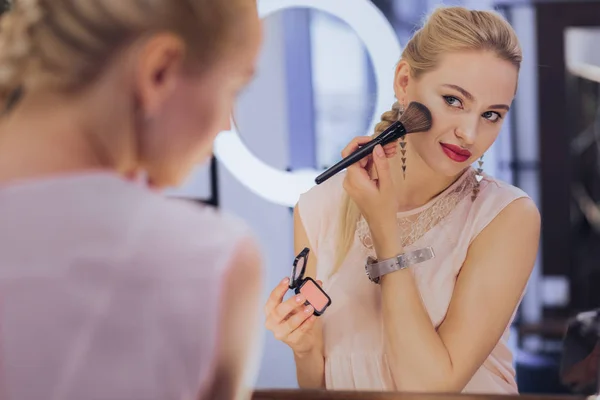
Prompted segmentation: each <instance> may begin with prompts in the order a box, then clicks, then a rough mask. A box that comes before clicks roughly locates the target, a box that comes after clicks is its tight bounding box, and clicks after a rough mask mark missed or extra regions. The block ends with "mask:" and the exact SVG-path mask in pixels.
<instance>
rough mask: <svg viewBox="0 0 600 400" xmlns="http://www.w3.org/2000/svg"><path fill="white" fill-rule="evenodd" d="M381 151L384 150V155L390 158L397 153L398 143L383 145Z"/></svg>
mask: <svg viewBox="0 0 600 400" xmlns="http://www.w3.org/2000/svg"><path fill="white" fill-rule="evenodd" d="M383 151H385V156H386V157H388V158H390V157H393V156H395V155H396V154H398V145H397V144H396V143H395V142H394V143H388V144H386V145H385V146H383Z"/></svg>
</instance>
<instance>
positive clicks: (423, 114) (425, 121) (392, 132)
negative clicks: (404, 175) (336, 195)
mask: <svg viewBox="0 0 600 400" xmlns="http://www.w3.org/2000/svg"><path fill="white" fill-rule="evenodd" d="M432 122H433V120H432V118H431V112H430V111H429V109H428V108H427V107H425V106H424V105H423V104H421V103H417V102H414V101H413V102H411V103H410V104H409V105H408V107H407V108H406V110H405V111H404V112H403V113H402V116H401V117H400V119H399V120H398V121H396V122H394V123H392V124H391V125H390V126H389V128H387V129H386V130H385V131H383V132H382V133H381V134H380V135H379V136H377V137H376V138H374V139H373V140H371V141H370V142H368V143H366V144H365V145H363V146H362V147H361V148H359V149H358V150H356V151H355V152H354V153H352V154H350V155H349V156H348V157H346V158H344V159H342V160H341V161H339V162H338V163H336V164H334V165H333V166H331V167H329V168H328V169H326V170H325V171H324V172H323V173H322V174H321V175H319V176H317V178H316V179H315V182H316V183H317V185H320V184H321V183H323V182H325V181H326V180H327V179H329V178H331V177H332V176H334V175H335V174H337V173H338V172H340V171H342V170H343V169H346V168H348V167H349V166H350V165H352V164H354V163H355V162H357V161H360V160H362V159H363V158H365V157H367V156H368V155H370V154H372V153H373V149H374V148H375V146H377V145H378V144H380V145H382V146H385V145H386V144H388V143H391V142H393V141H395V140H398V139H400V138H401V137H402V136H404V135H407V134H409V133H415V132H426V131H428V130H430V129H431V124H432Z"/></svg>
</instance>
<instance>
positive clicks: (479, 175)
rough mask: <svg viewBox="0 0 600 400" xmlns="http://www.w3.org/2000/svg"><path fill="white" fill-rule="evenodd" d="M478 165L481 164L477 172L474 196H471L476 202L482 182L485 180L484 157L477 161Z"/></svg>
mask: <svg viewBox="0 0 600 400" xmlns="http://www.w3.org/2000/svg"><path fill="white" fill-rule="evenodd" d="M477 163H478V164H479V166H478V167H477V170H476V171H475V180H476V182H475V186H473V194H472V195H471V201H475V199H476V198H477V196H478V195H479V190H480V185H481V180H482V179H483V155H481V158H480V159H479V161H477Z"/></svg>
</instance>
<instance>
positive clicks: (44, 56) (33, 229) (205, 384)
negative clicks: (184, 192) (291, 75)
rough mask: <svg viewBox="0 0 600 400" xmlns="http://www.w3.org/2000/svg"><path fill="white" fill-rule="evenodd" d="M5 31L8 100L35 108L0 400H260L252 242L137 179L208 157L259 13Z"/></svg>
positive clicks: (237, 227)
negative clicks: (18, 93) (254, 365)
mask: <svg viewBox="0 0 600 400" xmlns="http://www.w3.org/2000/svg"><path fill="white" fill-rule="evenodd" d="M1 24H2V27H1V28H2V29H1V31H0V32H1V33H0V94H1V95H2V96H3V98H4V99H6V98H7V97H9V96H10V95H11V94H12V93H14V90H15V89H16V88H21V87H22V88H24V94H25V95H24V96H23V97H22V98H21V99H20V100H19V102H18V103H17V104H16V106H15V107H14V108H12V109H11V111H10V112H9V113H8V114H6V115H5V116H4V117H3V119H2V120H1V121H0V124H1V125H0V205H1V206H0V243H1V244H0V266H1V273H0V326H1V327H2V329H1V335H0V398H2V399H15V400H16V399H77V400H85V399H106V400H110V399H132V400H140V399H148V400H150V399H157V400H159V399H160V400H168V399H173V400H175V399H177V400H180V399H202V398H206V399H217V398H218V399H233V398H235V399H238V398H246V397H248V396H249V395H250V389H249V388H247V387H246V388H245V387H244V385H243V383H244V381H245V379H246V378H247V376H246V375H245V374H246V373H247V371H248V363H247V362H248V359H249V356H250V354H251V352H253V351H255V349H253V348H252V346H253V345H254V344H255V340H254V339H255V338H257V337H258V336H257V334H258V326H257V324H256V322H255V321H256V320H257V318H258V316H259V313H260V300H259V297H260V293H261V287H260V286H261V285H260V283H261V277H260V276H261V272H262V269H261V261H260V256H259V250H258V248H257V245H256V243H255V240H254V239H253V235H252V234H251V233H250V232H249V230H248V229H247V228H246V227H245V225H244V224H242V223H240V222H239V221H237V220H235V219H232V218H230V217H227V216H225V215H220V214H219V213H216V212H214V211H213V210H210V209H207V208H205V209H202V208H199V207H197V206H195V205H191V204H185V203H183V202H179V201H176V200H169V199H166V198H164V197H163V196H161V195H160V194H158V193H156V192H155V191H154V190H151V188H148V187H147V186H146V185H142V186H140V185H138V184H136V183H134V182H132V181H131V180H130V179H129V177H130V176H137V175H138V173H143V174H141V175H145V176H147V177H148V183H149V186H151V187H152V189H161V188H164V187H169V186H174V185H178V184H180V183H181V182H182V181H183V180H184V179H185V178H186V177H187V175H188V174H189V173H190V171H191V170H192V168H193V167H194V166H195V165H196V164H197V163H199V162H203V161H204V160H206V159H207V157H209V155H210V154H211V148H212V143H213V140H214V138H215V136H216V135H217V134H218V132H219V131H221V130H222V129H223V128H226V127H227V124H228V120H229V114H230V111H231V109H232V106H233V102H234V100H235V98H236V94H237V92H238V91H239V90H240V89H242V88H243V87H244V86H245V85H246V83H247V82H248V81H249V80H250V79H251V77H252V74H253V69H254V66H255V62H256V58H257V54H258V49H259V45H260V22H259V18H258V14H257V10H256V3H255V1H254V0H227V1H215V0H136V1H130V0H60V1H55V0H27V1H26V0H18V1H16V2H15V3H14V9H13V10H12V11H10V12H8V13H7V14H5V15H3V16H2V20H1ZM242 330H243V331H244V336H243V337H240V336H239V334H238V333H239V332H240V331H242Z"/></svg>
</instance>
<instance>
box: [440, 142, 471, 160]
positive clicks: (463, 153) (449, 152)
mask: <svg viewBox="0 0 600 400" xmlns="http://www.w3.org/2000/svg"><path fill="white" fill-rule="evenodd" d="M440 145H441V146H442V150H443V151H444V153H445V154H446V156H448V158H450V159H451V160H452V161H456V162H465V161H467V160H468V159H469V158H471V152H470V151H469V150H466V149H463V148H462V147H460V146H456V145H453V144H448V143H440Z"/></svg>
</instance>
